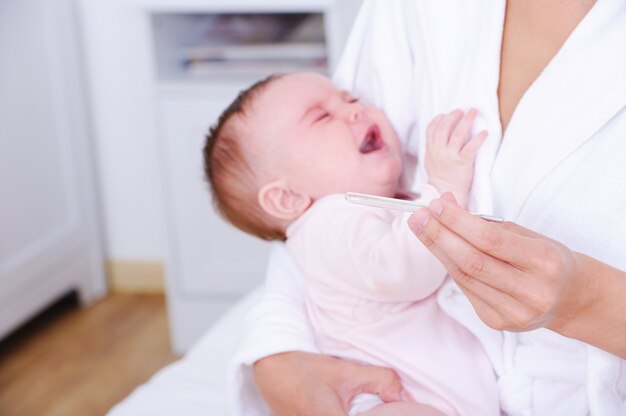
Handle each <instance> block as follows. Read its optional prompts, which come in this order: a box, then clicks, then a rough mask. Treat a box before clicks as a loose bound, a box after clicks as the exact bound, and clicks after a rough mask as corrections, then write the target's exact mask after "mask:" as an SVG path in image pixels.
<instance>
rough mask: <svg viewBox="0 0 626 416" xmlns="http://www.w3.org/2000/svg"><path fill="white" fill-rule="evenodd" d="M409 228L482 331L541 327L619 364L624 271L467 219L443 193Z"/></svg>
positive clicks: (625, 318)
mask: <svg viewBox="0 0 626 416" xmlns="http://www.w3.org/2000/svg"><path fill="white" fill-rule="evenodd" d="M409 226H410V227H411V229H412V231H413V232H414V233H415V235H416V236H417V237H418V238H419V239H420V241H421V242H422V243H423V244H424V245H425V246H426V247H427V248H428V249H429V250H430V251H431V252H432V253H433V254H434V255H435V256H437V258H439V260H441V262H442V263H443V264H444V266H445V267H446V269H447V270H448V272H449V273H450V275H451V276H452V278H454V280H455V281H456V282H457V284H458V285H459V287H460V288H461V289H462V290H463V292H464V293H465V294H466V295H467V297H468V298H469V300H470V301H471V302H472V305H473V306H474V309H475V310H476V312H477V313H478V315H479V316H480V317H481V319H482V320H483V321H484V322H485V323H486V324H487V325H489V326H490V327H492V328H494V329H498V330H508V331H528V330H532V329H535V328H539V327H545V328H549V329H552V330H554V331H556V332H558V333H560V334H561V335H564V336H567V337H570V338H575V339H579V340H581V341H584V342H586V343H588V344H591V345H593V346H596V347H598V348H600V349H602V350H605V351H607V352H610V353H612V354H615V355H618V356H620V357H622V358H626V337H625V335H626V273H625V272H624V271H621V270H617V269H615V268H613V267H610V266H608V265H606V264H603V263H601V262H599V261H597V260H595V259H592V258H590V257H588V256H585V255H584V254H581V253H575V252H572V251H571V250H569V249H568V248H567V247H565V246H564V245H562V244H560V243H558V242H556V241H554V240H551V239H549V238H547V237H545V236H542V235H540V234H537V233H535V232H533V231H530V230H528V229H526V228H523V227H521V226H519V225H517V224H514V223H508V222H507V223H504V224H495V223H490V222H487V221H484V220H482V219H479V218H477V217H475V216H473V215H470V214H469V213H467V212H466V211H465V210H464V209H462V208H461V207H459V206H458V205H457V204H456V201H455V200H454V197H453V196H452V195H451V194H444V196H443V197H442V198H439V199H436V200H434V201H433V202H432V203H431V205H430V207H429V209H423V210H420V211H418V212H416V213H415V214H414V215H413V216H412V217H411V218H410V220H409Z"/></svg>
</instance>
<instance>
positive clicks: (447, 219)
mask: <svg viewBox="0 0 626 416" xmlns="http://www.w3.org/2000/svg"><path fill="white" fill-rule="evenodd" d="M429 209H430V211H431V212H432V213H433V215H434V216H435V217H436V218H437V220H438V221H439V222H440V223H441V224H443V225H444V226H445V227H446V228H448V229H450V230H451V231H453V232H454V233H455V234H458V235H459V236H460V237H462V238H463V239H464V240H466V241H467V242H468V243H470V244H471V245H473V246H474V247H476V248H477V249H478V250H479V251H482V252H484V253H487V254H489V255H491V256H492V257H495V258H497V259H500V260H502V261H504V262H506V263H509V264H511V265H513V266H515V267H517V268H519V269H528V268H532V267H537V266H539V261H540V258H541V255H542V253H541V247H540V246H541V244H539V245H538V244H535V243H534V242H531V241H530V240H531V239H532V237H530V236H531V235H532V232H530V231H529V230H527V231H523V232H522V230H521V229H522V227H520V226H514V225H510V224H509V225H503V224H497V223H493V222H489V221H485V220H483V219H482V218H480V217H478V216H476V215H472V214H470V213H469V212H467V211H465V210H464V209H463V208H461V207H460V206H459V205H458V204H456V202H455V200H454V197H453V196H452V194H445V195H444V196H443V197H442V198H438V199H435V200H433V201H432V202H431V204H430V206H429Z"/></svg>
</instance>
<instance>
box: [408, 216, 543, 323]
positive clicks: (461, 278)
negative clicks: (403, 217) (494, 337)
mask: <svg viewBox="0 0 626 416" xmlns="http://www.w3.org/2000/svg"><path fill="white" fill-rule="evenodd" d="M425 218H426V221H425V220H424V219H425ZM416 224H418V225H416ZM419 224H421V226H420V225H419ZM409 226H410V227H411V229H412V230H413V232H414V233H415V235H416V236H417V237H418V238H419V239H420V241H421V242H422V243H423V244H424V245H425V246H426V247H427V248H428V249H429V250H430V251H431V252H432V253H433V254H434V255H435V256H436V257H437V258H438V259H439V261H441V262H442V264H443V265H444V267H445V268H446V270H447V271H448V273H449V274H450V276H451V277H452V278H453V279H454V280H455V281H456V282H457V284H458V285H459V287H460V288H461V290H463V292H464V293H465V294H466V295H467V296H468V298H469V299H470V302H471V303H472V305H473V306H474V308H475V309H476V312H477V313H478V315H479V316H480V317H481V319H482V320H483V321H484V322H485V323H486V324H487V325H489V326H490V327H492V328H494V329H498V330H510V331H517V330H526V329H529V328H532V327H534V326H536V323H537V319H538V318H539V317H540V316H541V315H542V314H543V313H544V312H545V311H544V310H543V309H542V308H537V307H535V306H536V305H538V303H537V299H535V298H534V297H535V296H536V295H535V294H534V293H533V292H532V291H529V290H528V287H527V284H528V283H529V281H528V278H529V277H530V276H527V275H525V274H523V273H522V272H520V271H519V270H518V269H516V268H515V267H511V266H510V265H509V264H507V263H504V262H502V261H500V260H498V259H496V258H493V257H492V256H490V255H488V254H486V253H481V252H480V251H478V250H476V248H475V247H473V246H472V245H471V244H469V243H468V242H467V241H465V240H464V239H462V238H461V237H459V236H458V235H456V234H455V233H454V232H452V231H451V230H449V229H447V228H446V227H445V226H443V224H441V223H440V222H438V220H437V218H435V217H434V216H432V214H431V213H430V212H429V211H428V210H425V209H424V210H420V211H418V212H416V213H415V214H414V215H413V216H412V217H411V219H410V220H409Z"/></svg>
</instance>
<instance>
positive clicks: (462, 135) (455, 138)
mask: <svg viewBox="0 0 626 416" xmlns="http://www.w3.org/2000/svg"><path fill="white" fill-rule="evenodd" d="M477 113H478V112H477V110H476V109H475V108H470V109H469V111H468V112H467V113H465V116H464V117H463V118H462V119H461V121H459V124H457V125H456V128H455V129H454V131H452V134H451V135H450V141H449V145H450V146H451V147H452V148H454V149H457V150H461V148H462V147H463V145H464V144H465V142H466V141H467V138H468V137H469V135H470V132H471V130H472V124H474V120H476V114H477Z"/></svg>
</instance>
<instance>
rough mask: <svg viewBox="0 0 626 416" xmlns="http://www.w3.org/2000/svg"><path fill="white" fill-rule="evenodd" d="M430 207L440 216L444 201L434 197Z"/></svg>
mask: <svg viewBox="0 0 626 416" xmlns="http://www.w3.org/2000/svg"><path fill="white" fill-rule="evenodd" d="M428 208H430V210H431V211H432V212H434V213H435V215H437V216H439V214H441V211H443V203H442V202H441V201H440V200H439V199H433V200H432V201H431V203H430V205H429V206H428Z"/></svg>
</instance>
